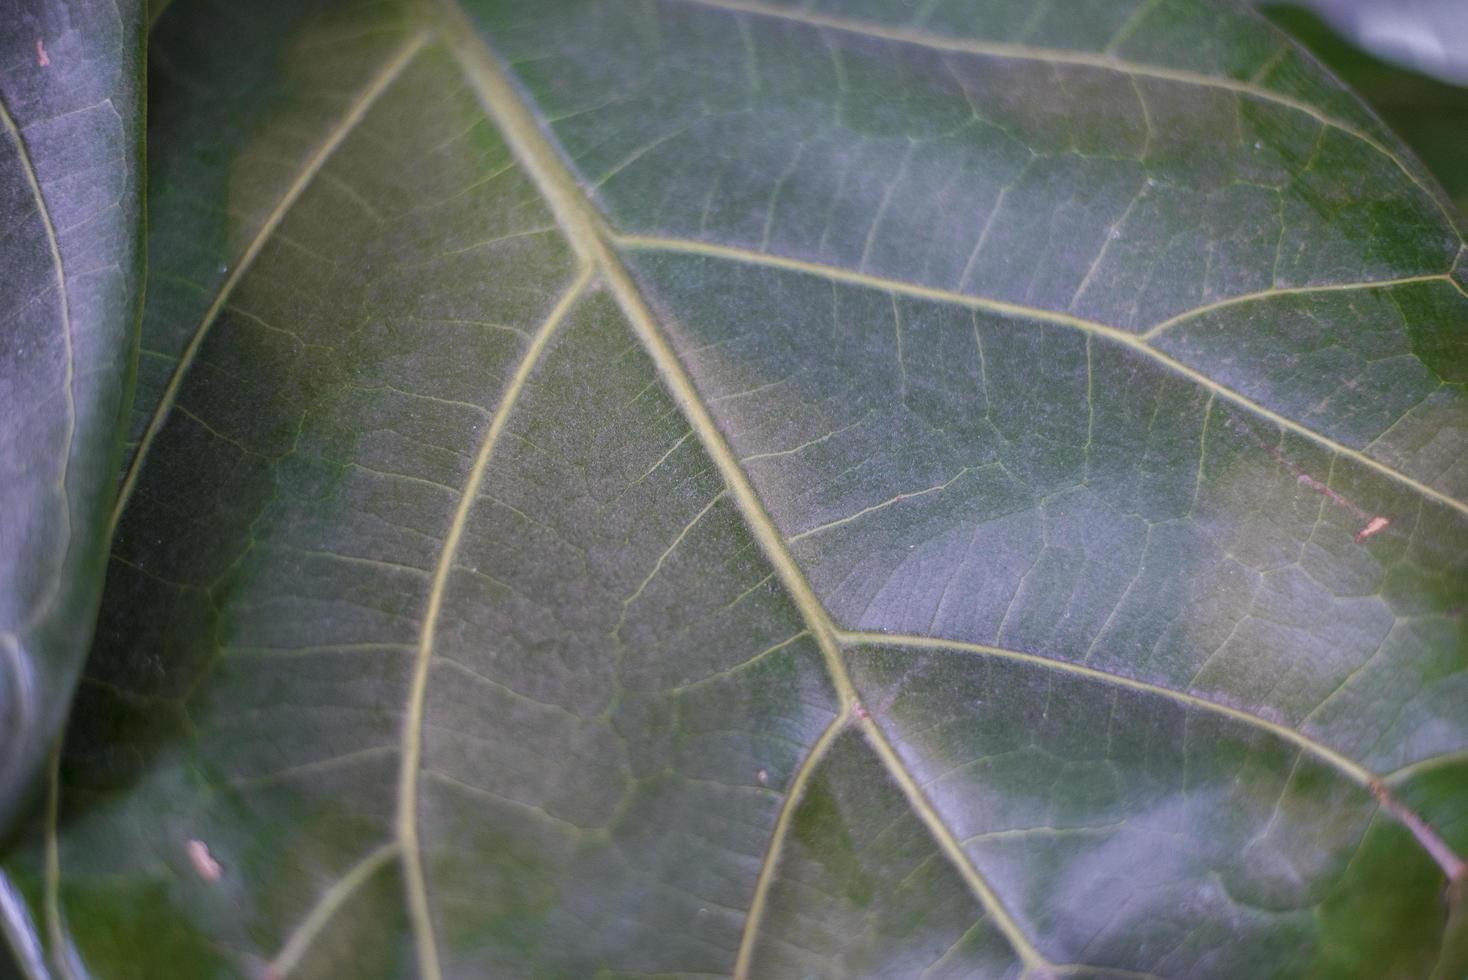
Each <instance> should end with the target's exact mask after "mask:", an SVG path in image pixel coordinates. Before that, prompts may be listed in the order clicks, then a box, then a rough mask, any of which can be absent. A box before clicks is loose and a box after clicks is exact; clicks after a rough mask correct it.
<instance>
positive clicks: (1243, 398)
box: [617, 235, 1468, 515]
mask: <svg viewBox="0 0 1468 980" xmlns="http://www.w3.org/2000/svg"><path fill="white" fill-rule="evenodd" d="M617 241H618V243H619V244H621V245H622V246H624V247H626V248H629V249H640V250H645V251H662V252H677V253H683V254H688V255H702V256H706V257H709V258H719V259H729V260H731V261H735V262H742V263H745V264H747V265H759V266H767V267H770V268H775V269H787V270H790V271H792V272H802V273H805V274H807V275H812V276H818V277H821V278H824V279H827V280H831V281H834V282H840V283H847V284H850V285H853V286H861V287H864V288H867V289H878V290H883V291H887V292H893V293H900V294H902V295H905V296H913V297H916V298H918V299H927V300H933V301H936V302H940V303H952V304H954V305H955V306H963V307H967V308H969V309H975V310H984V311H986V312H989V313H996V314H999V315H1001V316H1010V317H1020V318H1024V319H1028V320H1039V321H1042V322H1044V323H1054V324H1058V325H1060V326H1066V327H1072V328H1074V329H1076V330H1083V331H1085V332H1087V333H1092V334H1096V335H1097V336H1101V337H1105V338H1106V339H1108V340H1111V341H1113V342H1115V343H1118V344H1121V345H1122V346H1124V347H1127V348H1129V349H1131V350H1134V351H1136V352H1138V353H1139V354H1141V355H1142V356H1144V357H1147V358H1150V359H1152V360H1154V361H1156V362H1158V363H1159V364H1161V365H1162V366H1163V367H1165V368H1167V369H1168V370H1170V371H1172V372H1174V373H1176V374H1179V375H1182V376H1183V377H1185V378H1187V379H1188V380H1190V381H1192V382H1193V383H1194V384H1197V385H1199V386H1201V387H1203V388H1206V389H1207V390H1209V391H1211V392H1213V393H1214V394H1216V395H1219V396H1220V397H1222V398H1224V399H1225V400H1227V401H1231V402H1233V403H1234V404H1235V405H1238V406H1240V407H1241V408H1244V409H1247V410H1248V411H1250V412H1252V413H1254V414H1255V415H1258V416H1259V417H1261V418H1264V419H1267V420H1269V421H1270V422H1273V423H1274V424H1275V425H1277V426H1279V427H1280V428H1282V429H1288V430H1289V431H1291V432H1294V433H1296V434H1298V435H1301V436H1304V437H1305V438H1306V439H1309V440H1310V441H1311V442H1314V443H1317V444H1319V445H1321V446H1324V447H1325V448H1327V449H1329V450H1331V451H1332V452H1335V453H1338V454H1339V455H1341V456H1343V457H1345V458H1347V459H1350V460H1353V461H1355V462H1357V463H1360V464H1361V465H1362V466H1365V467H1368V468H1370V469H1373V470H1375V471H1376V472H1378V473H1380V474H1382V475H1383V476H1386V477H1389V478H1391V479H1392V480H1394V481H1396V482H1398V483H1401V484H1403V485H1405V486H1407V487H1409V488H1411V489H1412V490H1414V491H1415V492H1417V493H1418V494H1421V495H1422V496H1424V497H1428V498H1430V499H1432V500H1435V501H1437V502H1438V503H1440V504H1444V505H1446V506H1448V507H1450V508H1452V509H1453V510H1455V511H1457V512H1458V513H1460V514H1465V515H1468V503H1464V502H1463V501H1461V500H1458V499H1457V498H1455V497H1453V496H1451V495H1450V494H1447V493H1444V492H1443V491H1441V490H1438V489H1437V488H1436V487H1432V486H1429V485H1428V484H1426V483H1423V482H1422V481H1421V480H1418V479H1416V478H1415V477H1411V476H1408V475H1407V474H1406V473H1403V472H1402V471H1400V470H1398V469H1395V468H1394V467H1392V466H1389V465H1387V464H1386V463H1383V462H1381V461H1380V460H1377V459H1375V458H1373V457H1371V456H1368V455H1366V454H1365V453H1363V452H1361V451H1360V450H1358V449H1353V448H1351V447H1350V446H1347V445H1345V444H1344V443H1341V442H1338V441H1336V440H1335V439H1332V438H1331V437H1329V436H1327V435H1325V434H1323V433H1320V432H1317V431H1315V430H1314V429H1311V428H1310V427H1308V426H1306V425H1304V424H1302V423H1300V422H1296V421H1295V420H1294V419H1292V418H1289V417H1288V416H1285V415H1281V414H1280V413H1279V412H1276V411H1275V410H1273V409H1271V408H1268V407H1266V406H1264V405H1261V404H1260V403H1259V402H1256V401H1254V400H1253V399H1252V398H1249V397H1248V396H1247V395H1244V394H1243V393H1241V392H1238V391H1235V390H1234V389H1232V388H1230V387H1228V386H1227V385H1224V384H1223V383H1221V382H1219V381H1216V380H1214V379H1213V378H1210V377H1209V376H1208V375H1206V374H1204V373H1203V372H1201V371H1199V370H1198V369H1196V368H1193V367H1189V366H1188V365H1187V364H1184V363H1183V362H1182V361H1179V360H1178V359H1177V358H1175V357H1172V356H1171V355H1169V354H1166V353H1164V352H1162V351H1160V350H1158V349H1157V348H1155V347H1153V346H1151V345H1150V344H1148V343H1147V342H1146V341H1144V340H1143V339H1142V338H1141V337H1139V336H1137V335H1136V334H1131V333H1128V332H1127V331H1125V330H1122V329H1120V328H1118V327H1113V326H1111V325H1110V324H1107V323H1101V322H1100V321H1098V320H1088V319H1086V318H1085V317H1079V316H1073V315H1072V314H1069V313H1058V312H1056V311H1054V310H1047V309H1044V308H1042V307H1035V306H1026V305H1024V304H1022V303H1011V302H1009V301H1007V300H998V299H989V298H987V297H983V296H972V295H969V294H967V293H957V292H953V291H952V290H948V289H940V288H938V287H936V286H922V285H918V284H917V283H911V282H905V281H903V280H900V279H888V278H886V277H884V276H875V275H871V274H870V273H865V272H853V271H852V270H850V269H843V268H841V267H839V266H833V265H825V264H822V263H819V262H810V261H807V260H805V259H793V258H787V257H785V256H781V255H770V254H768V253H764V252H754V251H750V250H748V249H743V248H735V247H732V246H729V245H715V244H712V243H709V242H700V241H694V240H692V239H684V238H662V237H657V236H652V235H623V236H620V237H619V238H618V239H617ZM1430 278H1433V279H1436V278H1439V277H1436V276H1434V277H1430ZM1256 298H1258V297H1256Z"/></svg>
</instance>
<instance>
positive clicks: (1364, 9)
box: [1262, 0, 1468, 213]
mask: <svg viewBox="0 0 1468 980" xmlns="http://www.w3.org/2000/svg"><path fill="white" fill-rule="evenodd" d="M1311 6H1312V7H1314V8H1315V9H1314V10H1311V9H1307V8H1306V7H1305V6H1297V5H1294V4H1290V5H1277V4H1265V5H1263V7H1262V9H1263V12H1264V14H1265V15H1266V16H1267V17H1268V18H1269V19H1270V20H1272V21H1274V23H1275V24H1277V25H1279V26H1280V27H1282V28H1284V29H1285V30H1286V31H1288V32H1289V33H1290V35H1292V36H1293V37H1294V38H1295V40H1297V41H1299V42H1300V43H1301V44H1303V45H1304V46H1305V47H1307V48H1309V49H1310V51H1311V53H1313V54H1314V55H1315V56H1316V57H1317V58H1319V59H1320V60H1321V61H1323V62H1324V63H1325V64H1326V66H1327V67H1329V68H1330V69H1331V71H1333V72H1335V73H1336V74H1337V75H1339V76H1340V77H1341V79H1342V80H1343V81H1344V82H1345V83H1346V84H1347V85H1350V86H1351V87H1352V88H1354V89H1355V90H1356V91H1357V92H1359V93H1360V94H1361V96H1362V98H1364V99H1365V100H1366V101H1367V102H1368V103H1369V104H1370V105H1371V107H1372V108H1373V109H1375V110H1376V111H1377V113H1378V114H1380V116H1381V117H1382V119H1384V120H1386V123H1387V125H1388V126H1390V127H1391V128H1392V129H1394V130H1396V132H1397V134H1398V135H1400V136H1401V137H1402V139H1404V140H1406V142H1407V143H1408V145H1410V146H1411V147H1412V149H1413V150H1415V151H1416V152H1417V154H1418V156H1420V157H1421V158H1422V160H1423V162H1424V163H1426V164H1427V166H1428V168H1429V169H1430V170H1432V172H1433V174H1434V175H1435V176H1436V177H1437V179H1438V181H1439V182H1441V183H1442V185H1443V188H1444V189H1445V190H1447V192H1448V195H1449V196H1450V197H1452V199H1453V201H1454V202H1455V203H1456V204H1457V205H1458V208H1459V210H1461V211H1463V212H1464V213H1468V87H1465V85H1463V84H1452V82H1451V81H1450V80H1449V79H1457V80H1459V81H1461V82H1464V83H1468V6H1465V4H1464V2H1463V0H1446V2H1419V3H1411V2H1406V0H1365V2H1363V0H1314V3H1312V4H1311ZM1321 14H1325V15H1327V16H1329V17H1330V18H1331V19H1330V22H1329V23H1328V22H1327V21H1326V20H1325V19H1324V17H1322V16H1321ZM1450 14H1455V17H1450V16H1449V15H1450ZM1390 23H1395V24H1396V27H1397V29H1396V30H1387V29H1386V26H1387V25H1388V24H1390ZM1454 31H1456V32H1457V40H1456V41H1455V40H1454V35H1453V33H1452V32H1454ZM1432 32H1436V33H1435V34H1433V33H1432ZM1347 33H1349V34H1350V35H1351V36H1352V37H1353V38H1354V39H1355V41H1356V42H1357V43H1352V41H1351V40H1348V39H1347V37H1346V36H1344V35H1345V34H1347ZM1430 37H1435V38H1436V41H1435V42H1433V43H1430V42H1429V41H1428V40H1427V39H1428V38H1430ZM1404 38H1416V39H1417V41H1416V44H1415V48H1412V49H1411V50H1418V51H1420V52H1423V56H1422V57H1419V58H1417V59H1415V61H1416V66H1417V67H1418V68H1420V69H1427V68H1429V67H1431V68H1433V69H1434V70H1435V71H1437V72H1438V74H1439V75H1440V77H1438V78H1434V77H1430V76H1429V75H1426V74H1423V73H1422V72H1421V71H1414V70H1412V69H1411V68H1408V67H1403V66H1402V65H1399V64H1393V63H1391V62H1389V61H1386V60H1383V59H1384V58H1391V59H1392V60H1393V61H1401V62H1406V61H1407V59H1408V57H1409V56H1410V53H1411V52H1410V50H1409V45H1408V44H1407V43H1406V42H1405V41H1404V40H1403V39H1404ZM1358 45H1370V46H1371V48H1372V51H1373V52H1374V53H1367V51H1365V50H1363V49H1362V47H1360V46H1358ZM1433 50H1440V51H1442V52H1443V54H1442V57H1441V58H1437V59H1433V58H1432V57H1430V54H1431V52H1432V51H1433Z"/></svg>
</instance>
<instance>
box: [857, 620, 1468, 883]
mask: <svg viewBox="0 0 1468 980" xmlns="http://www.w3.org/2000/svg"><path fill="white" fill-rule="evenodd" d="M837 638H838V639H839V640H840V641H841V642H842V643H843V644H845V645H848V646H856V645H865V646H888V647H908V648H912V649H925V650H946V651H950V652H956V653H971V654H979V655H983V656H989V657H998V658H1002V659H1005V660H1012V661H1016V662H1019V663H1026V664H1031V665H1033V666H1037V667H1042V668H1044V669H1046V670H1053V671H1058V672H1061V673H1066V674H1072V675H1075V676H1077V677H1085V678H1088V679H1090V680H1094V681H1099V682H1101V683H1104V684H1110V685H1114V686H1116V687H1125V688H1129V689H1131V690H1133V691H1142V692H1145V693H1147V694H1153V695H1157V696H1158V697H1163V698H1167V699H1169V700H1171V701H1175V702H1177V703H1178V704H1181V705H1184V706H1186V707H1189V708H1195V709H1197V710H1199V711H1207V712H1210V713H1212V714H1216V715H1222V716H1223V717H1225V718H1230V719H1232V720H1234V721H1237V722H1241V723H1242V724H1245V725H1248V726H1250V727H1253V728H1257V729H1260V730H1262V731H1265V732H1268V733H1269V734H1271V735H1273V736H1275V737H1276V738H1279V739H1282V740H1284V741H1286V742H1289V743H1291V744H1292V745H1294V746H1296V747H1297V748H1299V749H1302V750H1304V751H1305V752H1307V753H1309V754H1310V755H1312V756H1314V757H1315V758H1317V759H1319V760H1321V761H1322V762H1324V763H1326V764H1327V765H1329V766H1331V767H1332V768H1334V769H1336V770H1337V771H1339V772H1341V773H1342V774H1343V775H1345V776H1347V777H1348V778H1350V779H1351V781H1352V782H1355V783H1357V784H1359V785H1360V786H1362V787H1364V788H1365V789H1367V790H1368V791H1369V792H1371V794H1372V795H1373V796H1375V797H1376V798H1377V800H1378V801H1380V802H1381V804H1382V806H1383V807H1385V808H1386V809H1387V810H1388V811H1390V812H1391V813H1392V815H1393V816H1395V817H1397V819H1398V820H1400V821H1401V822H1402V823H1403V824H1405V825H1406V826H1407V828H1408V829H1409V830H1411V831H1412V833H1413V835H1414V836H1415V837H1416V838H1417V842H1418V843H1419V844H1421V845H1422V847H1423V849H1424V850H1426V851H1427V852H1428V853H1429V854H1430V855H1431V856H1432V857H1433V859H1434V860H1436V861H1437V862H1438V864H1439V865H1440V866H1441V867H1442V869H1443V871H1444V873H1445V874H1447V876H1448V878H1449V879H1453V880H1456V879H1457V878H1459V877H1461V876H1463V875H1464V874H1465V865H1464V863H1463V861H1462V860H1461V859H1460V858H1458V857H1457V856H1456V855H1455V854H1454V853H1453V851H1452V849H1451V848H1449V847H1448V845H1447V844H1446V843H1445V842H1444V841H1443V840H1442V838H1441V837H1440V836H1438V834H1437V832H1436V831H1435V830H1433V829H1432V828H1431V827H1430V826H1428V825H1427V824H1426V822H1425V821H1423V820H1422V819H1421V818H1420V817H1418V816H1417V815H1416V814H1415V813H1413V812H1412V811H1411V810H1410V809H1408V808H1407V807H1406V805H1405V804H1403V803H1402V802H1401V801H1400V800H1398V799H1396V798H1395V797H1393V796H1392V795H1391V793H1390V791H1389V790H1388V789H1387V786H1386V783H1385V782H1384V781H1383V780H1382V779H1381V777H1379V776H1377V775H1376V774H1375V773H1373V772H1372V771H1371V770H1369V769H1367V768H1366V767H1365V766H1363V765H1361V764H1360V763H1359V762H1356V761H1355V760H1354V759H1350V758H1348V757H1347V756H1345V755H1342V754H1341V753H1340V752H1337V751H1336V750H1335V749H1332V748H1331V747H1330V746H1328V745H1326V744H1324V743H1323V742H1319V741H1317V740H1316V739H1313V738H1311V737H1310V736H1308V735H1306V734H1305V733H1304V732H1301V731H1299V730H1297V729H1294V728H1291V727H1290V726H1288V725H1282V724H1280V723H1278V722H1274V721H1270V720H1269V719H1267V718H1261V717H1259V716H1258V715H1256V714H1252V713H1250V712H1248V711H1244V710H1242V709H1240V708H1234V707H1230V706H1229V705H1226V704H1220V703H1219V702H1217V701H1210V700H1208V699H1207V698H1203V697H1199V696H1198V695H1196V694H1188V693H1186V692H1184V691H1177V690H1174V689H1172V688H1170V687H1163V686H1162V685H1160V684H1152V683H1149V682H1147V681H1142V680H1137V679H1135V678H1131V677H1127V676H1125V675H1123V674H1114V673H1111V672H1109V671H1104V670H1098V669H1097V668H1095V667H1086V666H1083V665H1081V664H1074V663H1071V662H1069V661H1067V660H1059V659H1056V658H1054V657H1047V656H1043V655H1041V654H1035V653H1024V652H1021V651H1019V650H1010V649H1006V648H1004V647H994V646H989V645H987V644H983V643H969V642H966V641H963V640H947V639H939V638H936V637H930V636H912V635H906V634H899V633H872V632H864V631H857V630H840V631H838V632H837Z"/></svg>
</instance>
